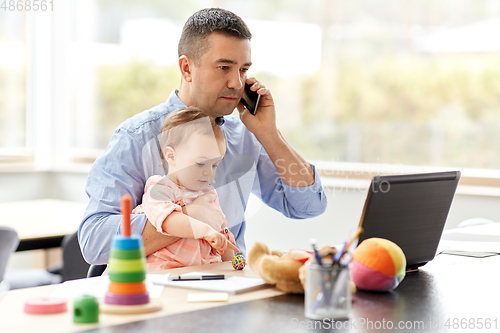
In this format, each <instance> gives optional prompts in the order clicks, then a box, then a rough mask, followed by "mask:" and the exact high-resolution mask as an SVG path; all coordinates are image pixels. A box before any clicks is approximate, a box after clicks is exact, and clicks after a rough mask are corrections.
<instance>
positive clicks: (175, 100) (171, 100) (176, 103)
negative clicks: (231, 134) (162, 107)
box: [167, 89, 226, 126]
mask: <svg viewBox="0 0 500 333" xmlns="http://www.w3.org/2000/svg"><path fill="white" fill-rule="evenodd" d="M178 93H179V90H178V89H175V90H174V91H172V93H171V94H170V96H169V97H168V100H167V103H168V104H169V106H170V107H172V111H174V110H178V109H182V108H186V107H187V106H186V104H184V102H183V101H181V99H180V98H179V96H178ZM215 122H216V123H217V125H219V126H222V125H224V123H225V122H226V120H225V119H224V117H217V118H215Z"/></svg>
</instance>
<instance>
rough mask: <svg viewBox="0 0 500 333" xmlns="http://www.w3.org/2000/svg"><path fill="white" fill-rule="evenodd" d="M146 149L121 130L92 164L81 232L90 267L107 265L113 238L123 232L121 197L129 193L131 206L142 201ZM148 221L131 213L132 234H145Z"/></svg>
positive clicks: (144, 217) (82, 243)
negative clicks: (144, 151) (144, 153)
mask: <svg viewBox="0 0 500 333" xmlns="http://www.w3.org/2000/svg"><path fill="white" fill-rule="evenodd" d="M143 147H144V144H143V143H142V142H141V141H140V140H137V139H136V138H134V137H132V135H131V133H129V132H128V131H127V130H125V129H123V128H119V129H117V130H116V131H115V133H114V135H113V137H112V138H111V140H110V143H109V145H108V148H107V149H106V151H105V152H104V154H103V155H101V156H100V157H99V158H98V159H97V160H96V161H95V162H94V164H93V165H92V168H91V170H90V173H89V176H88V179H87V184H86V187H85V190H86V192H87V195H88V196H89V203H88V206H87V209H86V211H85V213H84V217H83V220H82V222H81V224H80V227H79V229H78V239H79V242H80V247H81V249H82V254H83V257H84V258H85V260H86V261H87V262H88V263H90V264H107V262H108V259H109V253H110V250H111V244H112V241H113V237H114V236H115V235H117V234H119V233H120V230H121V223H122V217H121V215H120V204H121V197H122V196H123V195H125V194H130V195H131V197H132V207H135V206H137V204H138V203H140V202H141V200H142V195H143V193H144V185H145V183H146V173H145V171H144V164H143V158H144V157H143ZM146 220H147V218H146V215H144V214H132V215H131V224H132V225H131V227H132V233H134V234H139V235H140V234H142V232H143V230H144V226H145V224H146Z"/></svg>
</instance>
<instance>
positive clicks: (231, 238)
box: [222, 228, 236, 245]
mask: <svg viewBox="0 0 500 333" xmlns="http://www.w3.org/2000/svg"><path fill="white" fill-rule="evenodd" d="M222 234H223V235H224V236H226V239H227V240H228V241H230V242H231V243H233V244H234V245H236V240H235V239H234V235H233V233H232V232H231V231H230V230H229V229H228V228H224V229H223V230H222Z"/></svg>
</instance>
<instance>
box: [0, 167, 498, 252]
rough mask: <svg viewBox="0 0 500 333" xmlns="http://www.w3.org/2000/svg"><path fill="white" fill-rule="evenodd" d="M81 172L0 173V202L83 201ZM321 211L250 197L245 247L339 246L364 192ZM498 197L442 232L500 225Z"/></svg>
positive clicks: (465, 200)
mask: <svg viewBox="0 0 500 333" xmlns="http://www.w3.org/2000/svg"><path fill="white" fill-rule="evenodd" d="M86 179H87V174H86V173H84V172H7V173H6V172H3V173H0V184H1V186H0V202H12V201H21V200H35V199H43V198H53V199H60V200H69V201H77V202H86V201H87V195H86V193H85V182H86ZM326 193H327V197H328V207H327V210H326V212H325V213H324V214H323V215H321V216H318V217H316V218H312V219H308V220H292V219H288V218H285V217H283V216H282V215H281V214H280V213H278V212H276V211H274V210H273V209H271V208H269V207H268V206H266V205H265V204H262V203H261V202H260V201H259V200H258V199H256V198H254V197H252V198H251V200H250V202H249V204H248V209H247V217H248V218H247V220H248V226H247V232H246V243H247V248H250V247H251V245H252V244H253V243H254V242H255V241H263V242H265V243H267V244H269V245H270V246H272V247H273V248H277V249H282V250H288V249H290V248H292V247H300V248H308V247H309V240H310V239H311V238H316V239H317V241H318V244H326V243H329V244H338V243H341V242H342V241H343V240H344V239H345V238H346V236H347V235H348V233H349V231H350V230H352V229H354V228H355V227H356V225H357V223H358V221H359V218H360V214H361V210H362V208H363V204H364V200H365V196H366V192H364V191H359V190H353V189H347V188H346V189H342V191H339V189H338V188H337V189H335V188H332V187H329V188H326ZM498 207H500V197H495V196H479V195H464V194H457V196H456V197H455V200H454V202H453V206H452V208H451V211H450V214H449V217H448V221H447V224H446V228H452V227H455V226H457V225H458V223H460V222H462V221H464V220H466V219H469V218H475V217H482V218H488V219H491V220H494V221H500V209H498Z"/></svg>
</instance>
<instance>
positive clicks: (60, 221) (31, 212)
mask: <svg viewBox="0 0 500 333" xmlns="http://www.w3.org/2000/svg"><path fill="white" fill-rule="evenodd" d="M85 207H86V204H85V203H79V202H70V201H63V200H55V199H42V200H32V201H19V202H2V203H0V216H2V220H1V221H0V225H2V226H6V227H11V228H13V229H14V230H16V232H17V234H18V236H19V239H20V240H21V244H20V245H19V248H18V249H17V251H25V250H35V249H40V248H50V247H58V246H60V244H61V240H62V238H63V237H64V236H65V235H69V234H72V233H74V232H75V231H77V230H78V226H79V225H80V222H81V220H82V217H83V213H84V211H85Z"/></svg>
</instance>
